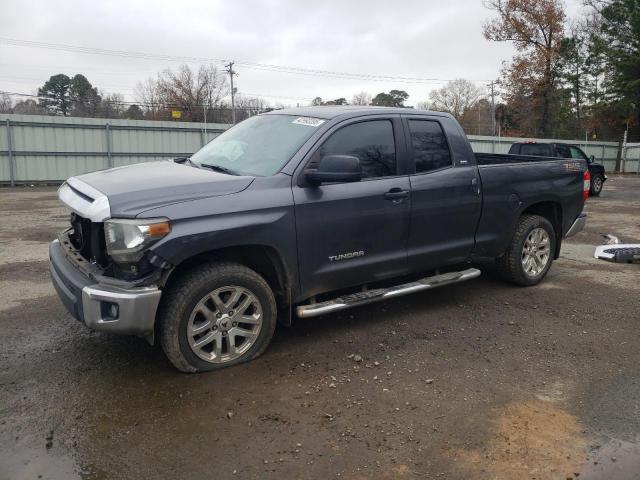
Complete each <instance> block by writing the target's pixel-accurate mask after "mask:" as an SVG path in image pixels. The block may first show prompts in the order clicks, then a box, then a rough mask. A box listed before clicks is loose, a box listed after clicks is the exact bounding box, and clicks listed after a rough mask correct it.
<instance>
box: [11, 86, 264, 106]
mask: <svg viewBox="0 0 640 480" xmlns="http://www.w3.org/2000/svg"><path fill="white" fill-rule="evenodd" d="M0 94H6V95H11V96H16V97H28V98H34V99H38V100H50V101H51V100H55V98H53V97H45V96H42V95H33V94H30V93H18V92H8V91H5V90H0ZM100 101H101V102H102V103H107V104H113V105H137V106H139V107H149V108H153V107H155V108H159V107H160V108H176V109H184V108H185V105H181V104H179V103H165V102H129V101H126V100H110V99H101V100H100ZM188 107H189V108H192V107H205V108H207V109H208V110H231V107H211V106H209V105H207V104H199V103H198V104H196V103H194V104H190V105H188ZM241 109H242V110H255V109H256V108H255V107H242V108H241Z"/></svg>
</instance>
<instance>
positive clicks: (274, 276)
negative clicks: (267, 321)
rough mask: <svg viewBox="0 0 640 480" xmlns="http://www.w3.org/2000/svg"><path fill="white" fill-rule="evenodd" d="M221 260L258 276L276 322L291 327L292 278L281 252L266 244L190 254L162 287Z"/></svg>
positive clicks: (171, 273) (164, 280)
mask: <svg viewBox="0 0 640 480" xmlns="http://www.w3.org/2000/svg"><path fill="white" fill-rule="evenodd" d="M221 260H224V261H230V262H236V263H239V264H241V265H244V266H246V267H248V268H250V269H251V270H254V271H255V272H256V273H258V274H259V275H261V276H262V277H263V278H264V279H265V280H266V281H267V283H268V284H269V286H270V287H271V289H272V290H273V294H274V296H275V297H276V302H277V304H278V321H279V322H280V323H283V324H285V325H290V324H291V289H292V278H291V275H290V274H289V272H288V270H287V267H286V265H285V262H284V260H283V258H282V256H281V255H280V253H278V251H277V250H276V249H275V248H273V247H271V246H268V245H260V244H255V245H241V246H233V247H221V248H216V249H212V250H208V251H205V252H202V253H198V254H195V255H192V256H190V257H187V258H185V259H184V260H183V261H182V262H180V263H179V264H178V265H176V266H175V267H174V268H173V269H171V270H170V271H169V272H168V273H167V275H165V277H164V278H163V281H162V287H164V288H166V287H167V286H169V285H170V284H171V282H172V281H174V280H175V279H177V278H178V277H179V276H180V275H181V274H182V273H183V272H185V271H188V270H190V269H192V268H193V267H196V266H198V265H202V264H203V263H207V262H215V261H221Z"/></svg>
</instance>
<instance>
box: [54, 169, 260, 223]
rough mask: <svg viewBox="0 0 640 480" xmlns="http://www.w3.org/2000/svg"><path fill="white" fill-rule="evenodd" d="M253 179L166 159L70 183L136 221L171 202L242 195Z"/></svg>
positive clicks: (115, 213) (112, 212)
mask: <svg viewBox="0 0 640 480" xmlns="http://www.w3.org/2000/svg"><path fill="white" fill-rule="evenodd" d="M78 180H79V181H80V182H78ZM253 180H254V177H248V176H235V175H226V174H224V173H218V172H213V171H211V170H205V169H201V168H196V167H192V166H189V165H182V164H178V163H175V162H173V161H171V160H165V161H158V162H147V163H139V164H135V165H129V166H126V167H118V168H112V169H110V170H101V171H98V172H93V173H87V174H85V175H79V176H77V177H72V178H71V179H69V180H68V181H67V183H68V185H70V186H71V187H72V189H73V190H75V191H76V192H79V193H80V194H83V193H84V194H85V195H87V196H89V197H93V196H95V195H91V193H87V192H86V191H85V192H83V188H82V183H84V184H86V185H89V187H90V188H89V189H84V190H88V191H89V192H91V191H96V192H99V193H101V194H103V195H104V196H105V197H106V198H107V200H108V205H109V208H110V216H111V217H121V218H132V217H135V216H136V215H138V214H140V213H142V212H143V211H145V210H149V209H151V208H156V207H161V206H164V205H169V204H171V203H178V202H185V201H190V200H198V199H202V198H207V197H216V196H220V195H229V194H232V193H237V192H241V191H242V190H244V189H245V188H247V187H248V186H249V185H250V184H251V182H252V181H253ZM63 200H64V199H63Z"/></svg>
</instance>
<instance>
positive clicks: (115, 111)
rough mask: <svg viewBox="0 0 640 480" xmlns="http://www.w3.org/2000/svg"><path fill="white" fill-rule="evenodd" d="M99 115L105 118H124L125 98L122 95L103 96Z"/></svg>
mask: <svg viewBox="0 0 640 480" xmlns="http://www.w3.org/2000/svg"><path fill="white" fill-rule="evenodd" d="M96 113H97V115H99V116H100V117H103V118H122V117H123V116H124V114H125V103H124V96H123V95H122V94H121V93H110V94H108V95H107V94H104V93H103V94H102V101H101V103H100V108H99V110H98V112H96Z"/></svg>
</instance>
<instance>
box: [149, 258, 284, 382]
mask: <svg viewBox="0 0 640 480" xmlns="http://www.w3.org/2000/svg"><path fill="white" fill-rule="evenodd" d="M276 311H277V310H276V302H275V299H274V296H273V292H272V291H271V288H269V285H268V284H267V282H266V281H265V280H264V279H263V278H262V277H261V276H260V275H258V274H257V273H256V272H254V271H253V270H251V269H249V268H247V267H245V266H243V265H240V264H236V263H228V262H215V263H209V264H206V265H203V266H201V267H198V268H196V269H194V270H191V271H188V272H186V273H185V274H183V275H182V276H181V277H179V278H178V279H177V280H176V281H175V282H173V283H172V284H171V285H170V286H169V287H168V288H167V290H166V291H165V293H164V295H163V298H162V304H161V306H160V310H159V317H158V322H159V336H160V344H161V345H162V348H163V350H164V352H165V354H166V355H167V358H168V359H169V360H170V361H171V363H172V364H173V365H174V366H175V367H176V368H178V369H179V370H181V371H183V372H198V371H209V370H217V369H220V368H224V367H228V366H231V365H236V364H238V363H242V362H246V361H248V360H251V359H253V358H256V357H257V356H258V355H260V354H262V352H264V351H265V350H266V348H267V346H268V345H269V342H270V341H271V338H272V337H273V332H274V331H275V327H276Z"/></svg>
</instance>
